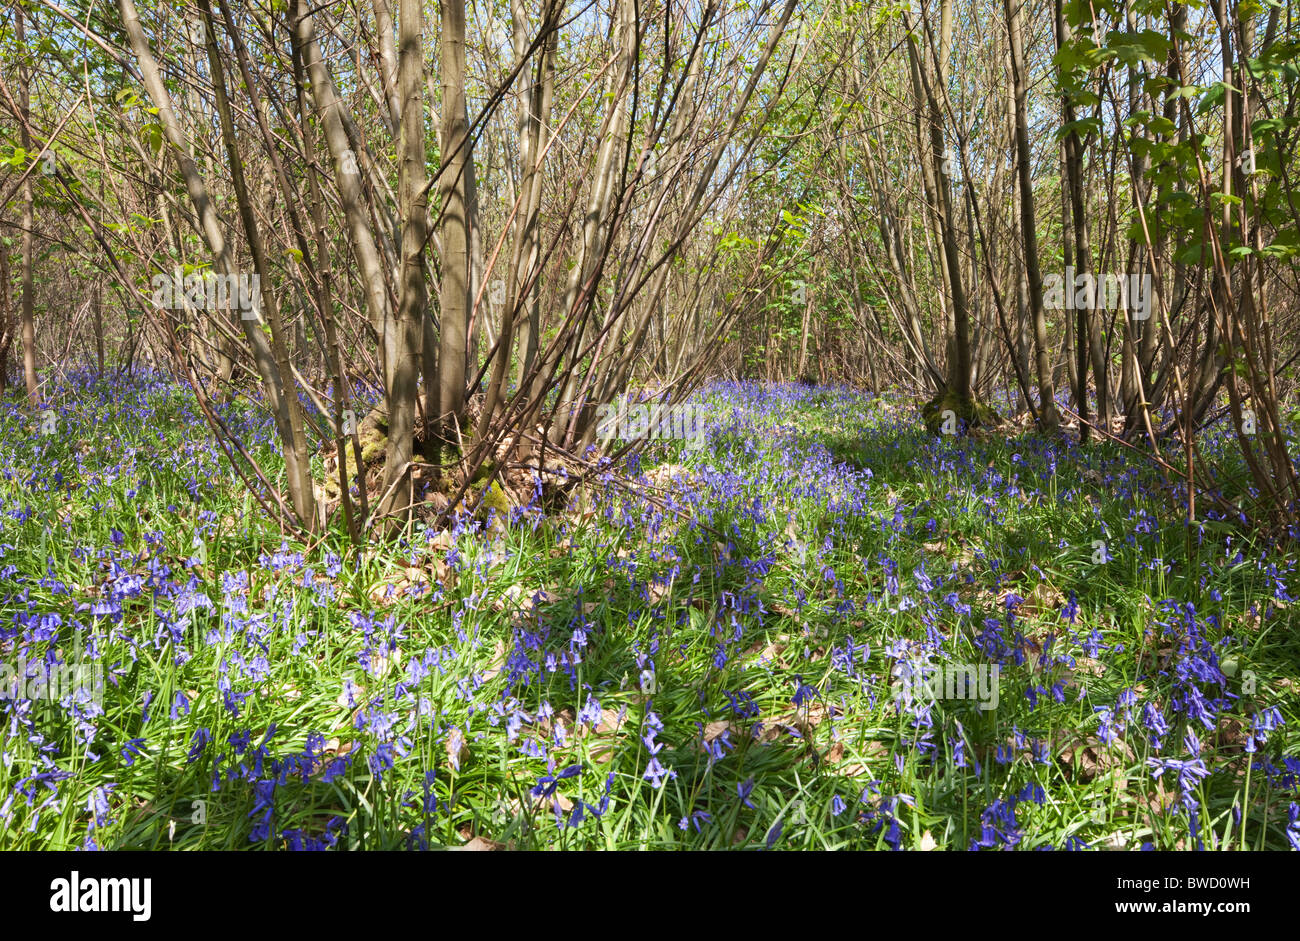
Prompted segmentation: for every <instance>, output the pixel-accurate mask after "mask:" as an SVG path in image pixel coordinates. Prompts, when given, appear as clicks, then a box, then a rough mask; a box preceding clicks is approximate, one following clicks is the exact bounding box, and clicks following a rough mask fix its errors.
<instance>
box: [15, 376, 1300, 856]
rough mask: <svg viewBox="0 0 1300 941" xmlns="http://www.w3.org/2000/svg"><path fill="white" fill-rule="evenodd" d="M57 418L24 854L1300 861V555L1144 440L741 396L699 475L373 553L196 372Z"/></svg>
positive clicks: (799, 392) (517, 513)
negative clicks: (1203, 494) (207, 390)
mask: <svg viewBox="0 0 1300 941" xmlns="http://www.w3.org/2000/svg"><path fill="white" fill-rule="evenodd" d="M54 400H55V401H56V402H57V406H56V412H57V415H58V431H57V433H55V434H52V435H42V434H40V433H39V432H38V430H36V429H34V428H33V422H32V417H31V415H30V414H29V413H27V412H26V411H25V409H24V408H23V407H22V406H21V404H20V403H18V402H17V401H15V400H6V401H5V402H4V403H2V404H0V474H2V475H3V476H2V479H0V610H2V611H3V612H4V613H3V616H0V662H3V663H4V664H5V667H3V668H0V669H5V670H7V671H8V672H7V673H5V674H4V675H3V679H4V680H5V683H6V693H5V698H3V699H0V750H2V753H0V758H2V761H0V845H3V846H7V847H10V848H24V847H25V848H51V849H57V848H71V847H78V846H98V847H101V848H105V849H109V848H168V847H175V848H200V847H201V848H245V847H246V848H263V849H279V848H291V849H322V848H336V849H342V848H352V849H387V848H437V847H443V846H450V847H466V848H473V849H499V848H509V847H524V848H557V849H579V848H668V847H694V848H747V849H762V848H771V849H792V848H838V847H853V848H879V849H921V850H925V849H963V850H964V849H969V848H990V849H998V848H1009V847H1014V848H1017V849H1083V848H1091V849H1137V848H1141V847H1144V846H1148V845H1149V846H1153V847H1155V848H1157V849H1190V848H1201V847H1204V848H1243V849H1285V848H1286V847H1288V845H1289V846H1292V847H1295V848H1300V820H1298V819H1297V818H1298V817H1300V803H1297V802H1298V801H1300V757H1298V756H1300V750H1298V746H1300V714H1298V713H1300V690H1298V689H1297V683H1300V631H1297V630H1296V627H1297V614H1296V612H1297V610H1298V609H1297V603H1296V600H1295V598H1294V597H1293V594H1294V593H1297V587H1298V585H1297V582H1298V578H1297V573H1296V562H1297V556H1296V555H1295V554H1294V552H1289V551H1285V550H1280V549H1276V548H1272V547H1269V546H1264V545H1260V544H1253V543H1251V542H1250V541H1249V540H1248V539H1247V538H1246V537H1243V536H1242V535H1240V534H1238V533H1237V532H1236V531H1235V529H1234V527H1233V526H1232V525H1231V524H1230V522H1229V521H1224V520H1216V519H1214V518H1212V517H1211V518H1207V519H1203V520H1201V521H1198V523H1197V524H1196V525H1195V526H1192V527H1189V526H1188V524H1187V523H1186V519H1185V516H1186V513H1185V509H1183V508H1181V506H1180V502H1179V501H1180V499H1181V498H1180V496H1179V493H1178V490H1177V488H1175V487H1171V485H1169V484H1168V483H1166V482H1165V481H1164V480H1162V478H1161V477H1160V475H1159V474H1158V473H1157V472H1156V470H1154V469H1152V468H1151V467H1149V466H1148V465H1145V464H1142V463H1140V459H1138V458H1134V457H1132V456H1131V452H1126V451H1125V450H1123V449H1121V448H1116V447H1113V446H1111V445H1106V444H1102V445H1091V446H1088V447H1080V446H1079V445H1078V444H1077V443H1076V442H1073V441H1071V440H1069V439H1068V438H1067V439H1065V440H1059V441H1048V440H1046V439H1044V438H1041V437H1039V436H1037V435H1035V434H1030V433H1025V432H1023V431H1020V430H1018V429H1009V428H1005V427H1004V428H1000V429H990V430H981V431H980V432H979V433H978V434H976V435H974V436H961V437H947V438H945V437H936V436H933V435H930V434H928V433H927V432H926V431H925V430H924V428H923V427H922V424H921V421H920V416H919V413H918V408H917V404H918V403H917V402H916V401H913V400H909V399H906V398H905V397H902V396H893V395H889V396H881V397H872V396H870V395H867V394H865V393H859V392H855V391H852V390H847V389H831V388H805V387H801V386H793V385H792V386H776V387H764V386H760V385H756V384H716V385H713V386H710V387H709V388H707V389H706V390H705V391H704V392H702V393H700V394H699V395H698V396H697V397H696V399H695V401H696V403H697V404H699V405H701V406H704V407H706V408H707V409H708V411H709V415H710V421H709V425H708V430H707V435H706V440H705V442H704V444H703V446H702V447H699V448H691V447H688V446H686V445H684V444H682V443H680V442H660V443H655V444H653V445H651V446H650V448H649V449H648V450H647V451H646V452H645V453H644V455H643V456H642V457H641V459H640V461H639V462H638V463H637V464H635V465H634V466H633V467H632V468H631V469H630V471H631V477H632V479H631V480H630V481H628V480H624V479H621V478H616V477H614V476H613V475H607V477H606V478H604V479H603V480H601V481H599V482H597V483H594V484H593V485H591V486H589V487H587V488H585V489H583V490H582V491H580V492H578V493H575V495H574V496H575V500H574V503H573V504H572V505H571V506H570V508H569V509H568V510H567V511H564V512H552V513H543V512H541V510H540V509H539V508H538V507H537V506H536V502H534V503H533V504H532V505H522V506H521V505H517V504H516V505H514V506H512V507H511V508H510V511H509V514H508V516H509V518H508V519H506V520H504V521H502V522H504V524H505V525H504V526H501V525H485V524H484V522H483V521H482V520H475V519H473V518H466V519H463V520H462V521H461V523H460V524H459V525H457V526H456V527H455V528H454V529H452V530H449V531H443V532H433V531H420V532H418V534H417V535H416V536H415V537H414V538H413V539H411V540H410V541H409V542H404V543H400V544H399V543H388V544H381V545H376V546H374V547H372V548H369V549H367V550H366V551H365V552H364V553H363V554H361V556H360V557H359V558H358V557H357V555H356V554H355V553H354V552H353V551H352V550H351V549H350V548H349V546H348V543H347V541H346V538H345V536H343V535H342V534H337V535H334V536H330V537H327V538H326V539H325V540H324V541H323V542H321V543H319V544H315V545H310V546H304V545H298V544H295V543H293V542H284V541H282V539H281V536H280V534H279V532H278V531H277V530H276V529H275V528H274V527H273V526H272V525H270V524H269V523H262V522H259V521H258V516H257V513H256V507H255V506H252V505H250V500H249V498H248V497H247V496H245V495H244V494H243V492H242V491H241V490H240V488H239V486H238V481H237V478H236V477H235V475H234V474H233V472H232V470H231V468H230V466H229V464H228V462H227V460H226V458H225V457H224V456H223V455H222V453H221V451H220V449H219V448H218V447H217V446H216V445H215V444H214V443H213V442H212V441H211V440H210V438H209V437H208V436H207V434H206V429H205V425H204V422H203V421H202V420H201V418H200V417H199V415H198V413H197V411H196V409H195V406H194V405H193V403H192V401H191V399H190V398H189V396H188V394H187V393H186V392H184V391H183V390H181V389H178V388H176V387H174V386H171V385H169V384H168V383H167V382H166V381H164V380H162V379H154V380H151V379H119V380H112V381H108V380H98V379H95V378H93V377H89V376H80V377H77V378H75V379H74V380H72V381H71V382H70V383H69V384H68V385H66V386H65V387H64V388H62V389H60V390H59V391H58V393H57V395H56V396H54ZM226 411H227V414H226V418H227V420H228V422H229V424H230V426H231V427H232V429H233V430H234V431H235V433H236V434H238V435H239V436H240V438H241V440H243V441H244V443H245V445H246V446H247V447H248V448H249V449H250V451H252V452H254V453H256V454H257V455H258V456H259V459H261V458H265V461H266V466H267V467H268V468H270V469H271V470H278V468H277V467H276V463H275V458H274V449H273V447H272V445H271V441H272V437H273V435H272V430H271V428H270V426H269V422H267V421H265V420H264V419H263V418H262V417H260V416H259V414H258V413H256V412H255V411H253V410H252V409H251V407H250V406H249V405H248V404H247V403H246V402H245V403H243V404H242V405H234V406H230V407H228V408H227V410H226ZM1203 445H1204V447H1205V449H1206V453H1207V455H1208V456H1209V459H1210V460H1211V461H1212V462H1214V463H1215V464H1216V466H1218V467H1219V469H1220V478H1219V479H1220V480H1221V481H1223V482H1224V483H1223V486H1224V487H1225V489H1227V488H1229V487H1230V486H1232V485H1234V482H1236V481H1240V480H1242V479H1245V478H1244V476H1243V475H1241V474H1239V473H1237V469H1236V468H1235V466H1234V464H1233V461H1234V458H1233V457H1232V454H1233V453H1234V451H1233V449H1232V448H1231V447H1230V446H1223V447H1218V446H1216V443H1215V440H1214V439H1213V438H1212V437H1211V438H1209V439H1206V440H1205V441H1204V442H1203ZM1171 460H1172V459H1171ZM318 470H319V472H320V476H321V478H322V480H323V479H324V476H325V471H324V467H323V466H322V467H321V468H319V469H318ZM1228 496H1229V497H1235V496H1236V494H1232V493H1228ZM49 663H54V664H56V666H59V665H61V664H71V665H73V666H76V667H77V668H78V669H79V670H80V672H79V673H77V674H76V676H77V677H78V678H79V680H78V681H77V682H71V683H69V682H66V680H65V681H62V682H60V681H58V680H56V681H55V682H53V683H51V684H50V685H49V686H47V687H45V688H42V681H41V680H40V677H43V676H44V675H45V665H46V664H49ZM954 667H955V668H959V669H961V670H970V671H972V673H973V674H974V675H976V676H978V677H980V678H981V679H982V683H981V684H980V685H979V686H977V687H976V689H975V690H973V691H971V694H970V695H965V696H962V695H957V694H956V693H957V692H960V691H957V690H954V689H953V688H952V687H951V686H950V687H949V688H947V689H942V688H941V689H934V688H933V684H931V683H930V682H929V681H928V680H927V679H926V678H927V677H933V676H935V675H940V676H950V675H951V674H952V672H953V670H952V668H954ZM18 674H27V676H26V677H25V678H24V679H23V681H22V683H20V682H19V680H18V676H17V675H18ZM60 675H65V671H62V670H61V669H60V670H58V671H56V673H55V676H56V677H57V676H60Z"/></svg>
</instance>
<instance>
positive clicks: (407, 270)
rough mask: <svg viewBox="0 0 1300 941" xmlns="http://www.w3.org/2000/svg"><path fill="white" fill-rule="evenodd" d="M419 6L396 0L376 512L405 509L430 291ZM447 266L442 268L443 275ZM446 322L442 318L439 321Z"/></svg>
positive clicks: (410, 0) (416, 1) (419, 2)
mask: <svg viewBox="0 0 1300 941" xmlns="http://www.w3.org/2000/svg"><path fill="white" fill-rule="evenodd" d="M423 34H424V10H423V0H400V2H399V6H398V36H397V62H398V65H397V73H398V79H397V83H398V89H399V96H400V99H401V113H402V122H401V125H402V130H401V139H400V142H399V146H398V154H399V164H398V171H399V175H398V199H399V200H400V213H401V220H402V245H401V253H402V256H401V257H402V267H401V295H400V297H399V300H398V304H397V330H396V332H395V334H394V338H395V339H396V341H397V344H398V346H397V349H395V350H394V351H393V360H394V365H395V369H394V372H393V385H392V392H391V394H390V396H389V424H388V453H387V455H386V456H385V471H386V475H385V490H386V491H387V492H389V493H391V494H392V496H391V497H390V505H389V506H386V507H380V512H393V511H396V510H400V509H405V508H406V507H407V506H408V505H409V502H410V496H409V490H410V486H409V483H410V480H409V479H410V462H411V459H412V457H413V445H414V433H415V408H416V398H417V396H418V395H419V376H420V354H421V344H422V342H423V328H424V320H425V315H426V309H427V307H428V302H429V296H428V290H427V288H426V286H425V279H424V258H423V256H424V242H425V237H426V235H427V225H428V205H427V203H428V196H427V194H428V187H427V185H426V178H425V170H424V164H425V150H424V97H423V96H424V49H423ZM446 276H447V271H446V269H445V268H444V269H443V277H444V278H446ZM444 325H445V321H444Z"/></svg>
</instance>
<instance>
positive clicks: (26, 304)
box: [14, 6, 40, 408]
mask: <svg viewBox="0 0 1300 941" xmlns="http://www.w3.org/2000/svg"><path fill="white" fill-rule="evenodd" d="M14 26H15V35H16V38H17V39H18V46H19V50H20V52H19V55H21V56H23V58H22V60H21V62H20V63H19V65H18V112H19V115H20V122H19V123H20V125H21V127H20V129H19V133H18V136H19V140H20V142H21V143H22V148H23V150H24V151H26V152H27V153H29V154H30V153H31V149H32V135H31V133H30V132H29V131H28V129H27V127H28V124H29V116H30V112H31V72H30V70H29V68H28V65H27V58H26V50H25V45H26V36H25V35H24V32H23V8H22V7H21V6H18V7H14ZM21 198H22V203H23V209H22V229H23V235H22V242H23V246H22V252H23V262H22V264H23V270H22V279H23V295H22V324H23V377H24V379H25V380H26V382H27V401H28V403H29V404H30V405H31V407H32V408H36V407H37V406H38V405H40V384H39V383H38V382H37V380H36V316H35V285H34V283H33V279H32V254H33V251H34V249H35V245H34V239H33V237H32V226H33V225H35V224H36V223H35V212H34V211H33V210H34V200H33V196H32V175H31V174H30V173H29V174H27V178H26V179H25V180H23V191H22V197H21Z"/></svg>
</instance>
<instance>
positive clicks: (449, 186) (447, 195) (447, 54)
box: [436, 0, 473, 447]
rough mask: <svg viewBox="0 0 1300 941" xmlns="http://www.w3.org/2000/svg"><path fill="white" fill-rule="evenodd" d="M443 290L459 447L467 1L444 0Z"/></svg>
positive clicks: (449, 394) (443, 411) (443, 361)
mask: <svg viewBox="0 0 1300 941" xmlns="http://www.w3.org/2000/svg"><path fill="white" fill-rule="evenodd" d="M441 10H442V37H441V40H440V50H441V62H442V70H441V77H442V129H441V135H440V137H441V142H442V162H443V166H442V171H441V175H440V176H439V177H438V192H439V196H440V198H441V202H442V213H443V216H442V285H441V292H440V297H439V305H438V306H439V311H438V317H439V328H440V329H439V332H440V336H439V345H438V386H439V389H438V411H437V415H436V418H437V422H438V424H439V425H440V430H441V437H442V440H443V443H444V444H445V445H447V446H448V447H456V446H457V444H458V439H459V435H458V430H459V424H460V420H461V417H462V416H463V414H464V412H465V349H466V347H465V341H466V328H467V326H468V322H467V319H468V315H469V310H468V308H469V279H470V271H469V264H470V262H469V219H468V206H467V175H466V166H467V164H468V162H469V161H470V160H472V159H473V155H472V153H471V152H470V139H469V122H468V121H467V120H466V117H465V115H466V104H465V0H442V2H441Z"/></svg>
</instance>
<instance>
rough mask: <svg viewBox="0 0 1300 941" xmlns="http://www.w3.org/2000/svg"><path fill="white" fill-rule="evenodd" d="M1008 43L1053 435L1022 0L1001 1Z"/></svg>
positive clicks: (1032, 297) (1023, 215)
mask: <svg viewBox="0 0 1300 941" xmlns="http://www.w3.org/2000/svg"><path fill="white" fill-rule="evenodd" d="M1003 10H1004V12H1005V13H1006V19H1007V35H1008V37H1009V39H1010V43H1009V48H1010V61H1011V83H1012V88H1013V90H1014V94H1015V99H1016V104H1015V112H1016V122H1015V123H1016V173H1017V176H1018V177H1019V180H1020V230H1021V234H1022V236H1023V237H1024V241H1025V280H1026V281H1027V282H1028V294H1029V316H1030V319H1031V320H1032V321H1033V329H1034V352H1035V355H1036V359H1037V367H1038V397H1039V411H1038V416H1039V421H1040V423H1041V425H1042V430H1043V431H1046V432H1055V431H1056V430H1057V429H1058V428H1059V426H1060V418H1059V416H1058V415H1057V411H1056V394H1055V391H1054V390H1053V388H1052V367H1051V360H1050V359H1049V355H1048V347H1047V317H1046V315H1045V313H1044V311H1043V274H1042V271H1041V270H1040V269H1039V267H1038V227H1037V225H1036V223H1035V221H1034V182H1033V176H1032V166H1031V164H1030V152H1029V118H1028V108H1027V106H1026V103H1025V101H1026V97H1027V95H1028V90H1029V82H1028V76H1027V74H1026V72H1025V52H1024V16H1023V11H1024V0H1003Z"/></svg>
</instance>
